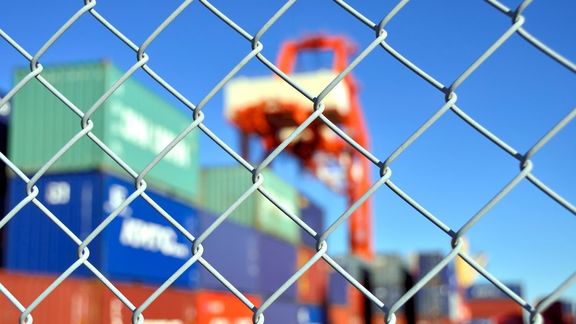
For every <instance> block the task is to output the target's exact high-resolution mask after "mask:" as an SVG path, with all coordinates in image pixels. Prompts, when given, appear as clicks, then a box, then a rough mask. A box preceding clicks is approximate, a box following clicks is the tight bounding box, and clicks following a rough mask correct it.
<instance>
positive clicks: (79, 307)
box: [0, 271, 100, 324]
mask: <svg viewBox="0 0 576 324" xmlns="http://www.w3.org/2000/svg"><path fill="white" fill-rule="evenodd" d="M54 280H56V276H31V275H29V274H22V273H12V272H5V271H2V272H0V282H1V283H2V285H4V286H5V287H6V288H7V289H8V291H10V292H11V293H12V294H13V295H14V297H16V299H18V301H19V302H20V303H21V304H23V305H24V306H28V305H30V304H31V303H32V302H33V301H34V300H35V299H36V298H38V296H39V295H40V294H41V293H42V292H43V291H44V290H46V288H48V286H49V285H50V284H51V283H52V282H53V281H54ZM99 306H100V305H99V304H98V303H97V302H96V301H95V300H94V297H93V294H92V285H91V283H90V282H88V281H83V280H76V279H70V278H68V279H66V280H64V281H63V282H62V283H61V284H60V285H59V286H58V287H56V289H55V290H54V291H52V293H51V294H49V295H48V296H47V297H46V298H45V299H44V301H43V302H42V303H40V304H39V305H38V307H36V308H35V309H34V310H33V311H32V316H33V320H34V323H59V324H72V323H74V324H78V323H81V324H92V323H94V324H96V323H95V322H94V319H95V318H99V317H100V316H99V313H100V312H99ZM19 318H20V311H18V309H17V308H16V307H15V306H14V305H13V304H12V303H11V302H10V301H9V300H8V298H5V297H4V295H2V297H1V298H0V324H14V323H19Z"/></svg>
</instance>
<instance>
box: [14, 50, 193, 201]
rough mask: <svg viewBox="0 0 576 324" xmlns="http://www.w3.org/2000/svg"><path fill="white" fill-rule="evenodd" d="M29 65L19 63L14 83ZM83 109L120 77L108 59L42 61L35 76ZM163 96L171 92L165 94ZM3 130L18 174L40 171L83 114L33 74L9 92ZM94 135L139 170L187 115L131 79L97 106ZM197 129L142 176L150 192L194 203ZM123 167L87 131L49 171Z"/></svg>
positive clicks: (115, 170) (188, 119) (118, 170)
mask: <svg viewBox="0 0 576 324" xmlns="http://www.w3.org/2000/svg"><path fill="white" fill-rule="evenodd" d="M28 73H29V71H28V70H27V69H24V68H23V69H17V70H16V72H15V82H18V81H19V80H21V79H22V78H24V76H25V75H26V74H28ZM41 75H42V76H43V77H44V78H45V79H47V80H48V81H49V82H50V83H51V84H52V85H53V86H54V87H56V89H58V91H60V92H61V93H62V94H63V95H64V96H66V97H67V98H68V99H69V100H70V101H71V102H72V103H73V104H74V105H76V106H77V107H78V108H79V109H80V110H81V111H83V112H86V111H88V109H90V107H92V105H93V104H94V103H95V102H96V101H97V100H98V98H100V97H101V96H102V95H103V94H104V92H106V91H107V90H108V89H109V88H110V87H112V85H113V84H114V83H115V82H116V81H117V80H118V79H119V78H120V77H121V75H122V72H121V71H120V70H118V69H117V68H115V67H114V66H113V65H112V64H110V63H108V62H105V61H103V62H96V63H86V64H69V65H59V66H54V67H45V69H44V71H43V72H42V74H41ZM165 96H169V94H168V93H166V94H165ZM12 110H13V112H12V121H11V128H10V136H9V149H10V150H9V152H10V159H11V160H12V161H13V162H14V163H16V165H18V166H19V167H20V168H21V169H22V170H23V171H24V172H26V173H33V172H35V171H37V170H38V169H40V168H41V167H42V166H43V165H44V164H45V163H46V162H47V161H48V160H49V159H50V158H51V157H52V156H53V155H54V154H55V153H56V152H57V151H58V150H59V149H60V148H61V147H62V146H63V145H64V144H66V143H67V142H68V141H69V140H70V139H71V138H72V137H73V136H74V135H75V134H77V133H78V132H79V131H80V130H81V126H80V125H81V119H80V117H78V116H77V115H76V114H74V113H73V112H72V110H70V109H69V108H68V107H67V106H66V105H64V104H63V103H62V102H61V101H60V100H59V99H58V98H57V97H55V96H54V95H53V94H52V93H51V92H50V91H48V90H47V89H46V88H45V87H44V86H43V85H42V84H40V82H39V81H37V80H36V79H32V80H31V81H30V82H29V83H27V85H26V86H25V87H24V88H23V89H22V90H21V91H20V92H19V93H18V94H17V95H16V96H15V97H14V101H13V109H12ZM91 120H92V121H93V123H94V128H93V129H92V133H93V134H95V135H96V136H97V137H98V138H99V139H100V140H101V141H102V142H104V144H106V145H107V146H108V147H109V148H110V149H111V150H112V151H114V152H115V153H116V154H117V155H118V156H119V157H120V158H121V159H122V160H124V161H125V162H126V163H127V164H128V165H129V166H130V167H131V168H132V169H134V170H135V171H136V172H140V171H142V170H143V169H144V167H145V166H146V165H147V164H148V163H150V162H151V161H152V160H153V159H154V157H155V156H156V155H157V154H158V153H160V151H162V150H163V149H164V148H165V147H166V145H167V144H169V143H170V142H171V141H172V140H173V139H174V138H175V137H176V136H177V135H178V134H179V133H180V132H181V131H182V130H184V129H185V128H186V127H187V126H188V124H189V123H191V122H192V118H191V117H190V116H186V114H185V113H184V112H183V111H179V110H178V109H177V108H176V107H174V106H172V105H170V104H169V103H167V102H166V101H165V100H164V99H163V98H162V97H160V96H159V95H157V94H155V93H153V92H152V91H150V90H149V89H147V88H146V87H144V86H142V85H141V84H139V83H138V82H137V81H135V80H133V78H130V79H129V80H128V81H127V82H125V83H124V84H123V85H122V86H121V87H120V88H118V89H117V90H116V91H115V92H114V93H113V94H112V96H111V97H110V98H108V99H107V100H106V101H105V102H104V104H103V105H102V106H101V107H100V108H99V109H98V110H97V111H96V112H95V114H94V115H93V116H92V118H91ZM198 132H199V131H197V130H193V131H192V133H190V134H189V135H188V136H187V137H186V138H185V139H184V140H183V141H182V142H180V144H179V145H177V146H176V147H175V148H174V149H173V150H172V151H171V152H170V153H169V154H168V155H167V156H165V157H164V159H163V160H162V161H161V162H160V163H159V164H157V165H156V166H155V167H154V168H153V169H152V170H151V172H150V173H149V174H148V175H147V176H146V177H145V180H146V181H147V182H148V184H149V185H150V186H151V187H153V188H155V189H156V190H160V191H164V192H168V193H171V194H173V195H175V196H178V197H179V198H181V199H184V200H187V201H192V202H195V201H197V191H198V178H199V165H198ZM96 169H98V170H104V171H107V172H113V173H115V174H117V175H120V176H124V177H125V176H127V175H128V174H127V173H126V171H124V170H123V169H122V167H120V165H118V164H117V163H116V162H115V161H114V160H112V159H111V158H110V157H109V156H108V155H107V154H106V153H105V152H104V151H102V150H101V149H100V147H98V146H97V145H96V144H95V143H94V142H93V141H92V140H90V139H89V138H88V137H87V136H85V137H83V138H82V139H80V141H78V142H77V143H76V144H75V145H74V146H73V147H72V148H71V149H70V150H69V151H68V152H66V153H65V154H64V155H63V156H62V157H61V158H60V159H59V160H58V161H57V162H56V163H55V164H54V165H53V166H52V167H50V169H49V170H48V173H62V172H80V171H87V170H96Z"/></svg>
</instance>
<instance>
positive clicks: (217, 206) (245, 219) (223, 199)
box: [200, 166, 300, 244]
mask: <svg viewBox="0 0 576 324" xmlns="http://www.w3.org/2000/svg"><path fill="white" fill-rule="evenodd" d="M263 175H264V184H263V186H264V188H265V189H266V190H267V191H268V192H269V193H270V194H271V195H272V196H273V197H274V199H275V200H276V201H277V202H278V203H279V204H280V205H281V206H283V207H284V208H286V209H287V210H288V211H289V212H290V213H292V214H293V215H296V216H297V217H300V208H299V205H298V201H299V200H298V199H299V194H298V191H297V190H296V189H295V188H294V187H293V186H291V185H290V184H288V183H286V182H285V181H283V180H282V179H280V178H279V177H278V176H276V175H275V174H274V173H272V172H270V171H268V170H265V171H264V172H263ZM201 178H202V180H201V182H202V191H201V193H200V205H201V206H202V207H203V208H206V209H208V210H211V211H214V212H216V213H220V214H221V213H223V212H224V211H225V210H226V209H227V208H228V207H230V206H231V205H232V204H233V203H234V202H235V201H236V200H237V199H238V198H240V196H241V195H242V194H243V193H244V192H246V190H248V189H249V188H250V186H252V174H251V173H250V172H248V171H247V170H246V169H245V168H243V167H241V166H238V167H213V168H207V169H203V170H202V175H201ZM229 219H231V220H233V221H235V222H238V223H241V224H244V225H247V226H252V227H255V228H256V229H258V230H260V231H262V232H265V233H268V234H271V235H273V236H275V237H278V238H280V239H282V240H285V241H288V242H290V243H293V244H297V243H299V242H300V230H299V229H300V227H299V226H298V224H296V223H295V222H294V221H292V220H291V219H290V218H289V217H288V216H286V215H285V214H284V213H283V212H282V211H281V210H280V209H279V208H277V207H276V206H274V204H272V203H271V202H270V201H269V200H268V199H266V197H264V196H263V195H262V194H261V193H260V192H259V191H256V192H254V193H253V194H252V195H250V197H248V199H246V200H245V201H244V202H243V203H242V204H241V205H240V206H238V208H237V209H236V210H235V211H234V212H233V213H232V214H231V215H230V216H229Z"/></svg>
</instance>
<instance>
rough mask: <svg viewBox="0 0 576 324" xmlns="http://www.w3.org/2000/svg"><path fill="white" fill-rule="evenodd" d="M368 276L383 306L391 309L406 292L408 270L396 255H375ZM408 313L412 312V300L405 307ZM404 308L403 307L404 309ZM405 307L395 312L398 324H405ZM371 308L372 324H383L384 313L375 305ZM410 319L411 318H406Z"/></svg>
mask: <svg viewBox="0 0 576 324" xmlns="http://www.w3.org/2000/svg"><path fill="white" fill-rule="evenodd" d="M370 266H371V271H370V274H371V276H372V280H371V282H372V286H373V287H374V290H373V291H374V295H375V296H376V297H377V298H378V299H380V300H381V301H383V302H384V305H386V306H387V307H391V306H392V305H393V304H394V303H395V302H396V301H398V299H400V297H401V296H402V295H403V294H404V293H405V292H406V283H407V281H408V280H409V278H407V276H409V275H408V270H407V267H406V265H405V263H404V260H403V259H402V257H401V256H400V255H397V254H387V255H386V254H384V255H377V256H376V257H375V258H374V260H373V262H372V263H371V265H370ZM406 306H407V308H408V309H409V311H412V300H410V301H408V305H406ZM406 306H405V307H406ZM405 307H402V308H400V309H399V310H398V311H396V313H395V315H396V322H397V323H399V324H403V323H406V320H407V316H406V315H407V314H406V312H405V311H404V309H405ZM372 308H373V314H374V315H373V319H372V322H373V324H377V323H378V324H379V323H385V319H384V313H383V312H382V310H381V309H380V308H378V307H377V306H376V305H375V304H372ZM408 317H410V318H411V316H408Z"/></svg>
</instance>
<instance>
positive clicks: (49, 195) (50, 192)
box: [45, 181, 70, 205]
mask: <svg viewBox="0 0 576 324" xmlns="http://www.w3.org/2000/svg"><path fill="white" fill-rule="evenodd" d="M45 198H46V202H47V203H49V204H50V205H65V204H67V203H68V202H69V201H70V184H69V183H68V182H64V181H57V182H49V183H48V184H47V185H46V196H45Z"/></svg>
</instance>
